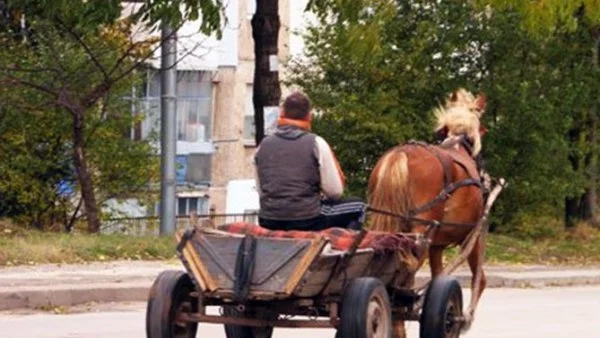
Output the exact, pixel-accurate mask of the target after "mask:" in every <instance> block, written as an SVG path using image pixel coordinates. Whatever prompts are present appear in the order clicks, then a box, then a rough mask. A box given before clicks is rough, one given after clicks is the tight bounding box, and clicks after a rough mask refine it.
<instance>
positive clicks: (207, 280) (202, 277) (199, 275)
mask: <svg viewBox="0 0 600 338" xmlns="http://www.w3.org/2000/svg"><path fill="white" fill-rule="evenodd" d="M181 237H182V233H181V232H177V233H176V234H175V238H177V241H181ZM192 240H194V239H193V238H190V241H192ZM183 254H184V257H185V259H186V260H187V261H188V262H189V264H190V268H192V266H194V267H195V271H192V272H193V273H194V276H195V277H196V279H197V280H198V281H199V283H201V284H202V283H203V284H204V287H203V288H204V290H203V291H206V290H209V291H214V290H216V289H217V285H216V283H215V281H214V280H213V279H212V278H211V276H210V274H209V273H208V270H207V269H206V266H204V264H203V263H202V261H201V260H200V258H199V257H197V255H196V252H195V251H194V249H193V248H192V246H191V243H190V242H188V243H186V244H185V247H184V248H183ZM192 269H193V268H192ZM200 281H201V282H200Z"/></svg>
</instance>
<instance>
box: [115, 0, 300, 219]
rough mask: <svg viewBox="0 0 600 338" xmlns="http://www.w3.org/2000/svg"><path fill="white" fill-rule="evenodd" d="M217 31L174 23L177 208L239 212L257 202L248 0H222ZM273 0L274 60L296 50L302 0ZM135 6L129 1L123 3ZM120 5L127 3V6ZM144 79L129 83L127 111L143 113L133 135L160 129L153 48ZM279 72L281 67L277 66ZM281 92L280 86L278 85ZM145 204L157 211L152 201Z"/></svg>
mask: <svg viewBox="0 0 600 338" xmlns="http://www.w3.org/2000/svg"><path fill="white" fill-rule="evenodd" d="M225 2H226V3H225V13H226V17H227V23H226V25H225V27H224V30H223V38H222V39H221V40H216V39H215V38H214V37H206V36H204V35H202V34H200V33H197V28H198V24H197V23H195V22H189V23H186V24H185V25H184V26H182V27H181V28H180V29H179V31H178V48H177V50H178V64H177V68H178V71H177V104H176V106H177V213H178V215H179V216H185V215H189V214H191V213H199V214H204V213H208V212H214V213H217V214H223V213H244V212H251V211H255V210H257V209H258V197H257V194H256V191H255V188H254V166H253V156H254V153H255V150H256V147H255V142H254V122H253V114H254V112H253V105H252V82H253V76H254V41H253V39H252V27H251V25H250V20H251V18H252V15H253V14H254V10H255V1H254V0H226V1H225ZM291 2H292V0H280V2H279V11H280V12H279V15H280V20H281V29H280V32H279V55H278V59H279V64H280V65H285V63H286V62H287V61H288V60H289V58H290V56H291V55H292V53H296V54H297V53H299V52H301V49H302V46H301V43H302V40H301V39H300V38H299V37H297V36H295V33H294V32H296V31H297V30H299V29H300V28H301V27H302V22H303V20H302V18H303V14H302V12H303V9H304V7H305V5H306V0H300V1H293V2H294V3H293V4H291ZM130 6H134V5H130ZM126 8H127V7H126ZM150 64H151V67H150V68H149V69H148V71H147V74H146V81H145V83H144V85H143V86H142V87H141V88H136V89H135V90H134V96H135V97H136V98H137V99H136V100H135V104H133V105H132V110H133V113H135V114H144V115H143V116H144V118H143V121H142V122H141V123H139V124H138V125H136V126H135V127H133V128H132V131H131V134H132V137H133V138H137V139H141V138H147V137H152V136H155V137H156V136H157V135H158V133H159V132H160V77H159V76H160V74H159V70H158V69H159V66H160V49H157V50H156V52H155V55H154V58H153V60H152V61H151V62H150ZM279 76H280V79H281V78H282V77H284V76H285V70H284V69H282V68H280V75H279ZM282 89H283V93H284V95H285V93H286V92H287V91H286V89H285V88H282ZM154 209H155V210H153V211H152V210H149V211H148V213H149V214H152V213H154V214H156V212H157V210H158V208H154Z"/></svg>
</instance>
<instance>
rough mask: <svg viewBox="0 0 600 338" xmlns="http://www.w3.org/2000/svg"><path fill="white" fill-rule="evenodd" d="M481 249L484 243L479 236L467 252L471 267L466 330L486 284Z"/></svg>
mask: <svg viewBox="0 0 600 338" xmlns="http://www.w3.org/2000/svg"><path fill="white" fill-rule="evenodd" d="M483 249H484V243H483V239H482V238H481V236H480V237H479V238H478V239H477V242H476V243H475V246H474V247H473V251H471V252H470V253H469V256H468V257H467V260H468V262H469V268H470V269H471V274H472V277H471V302H470V304H469V308H468V309H467V312H466V314H465V315H466V319H467V320H466V323H465V327H464V329H465V330H468V329H469V327H470V326H471V323H472V322H473V317H474V316H475V310H476V309H477V304H478V303H479V299H480V298H481V294H482V293H483V290H484V289H485V286H486V284H487V280H486V277H485V272H484V271H483V258H484V257H483ZM478 274H479V283H477V279H478V278H477V275H478Z"/></svg>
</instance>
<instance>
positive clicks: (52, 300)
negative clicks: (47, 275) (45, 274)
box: [0, 284, 150, 311]
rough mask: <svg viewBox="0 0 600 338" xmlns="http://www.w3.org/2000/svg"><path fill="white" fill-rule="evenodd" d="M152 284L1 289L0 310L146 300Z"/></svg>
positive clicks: (45, 308)
mask: <svg viewBox="0 0 600 338" xmlns="http://www.w3.org/2000/svg"><path fill="white" fill-rule="evenodd" d="M149 290H150V285H140V284H131V285H119V284H116V285H97V286H94V285H88V286H86V287H79V288H66V287H65V288H52V289H48V288H46V289H39V288H36V289H26V290H16V291H10V290H0V311H6V310H14V309H44V310H47V309H52V308H55V307H61V306H73V305H80V304H85V303H90V302H97V303H105V302H131V301H146V300H147V299H148V291H149Z"/></svg>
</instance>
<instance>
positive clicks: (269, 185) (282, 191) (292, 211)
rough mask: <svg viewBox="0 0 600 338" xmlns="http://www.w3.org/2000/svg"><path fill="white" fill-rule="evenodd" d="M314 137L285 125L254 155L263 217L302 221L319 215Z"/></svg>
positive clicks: (317, 165) (318, 181)
mask: <svg viewBox="0 0 600 338" xmlns="http://www.w3.org/2000/svg"><path fill="white" fill-rule="evenodd" d="M315 138H316V136H315V135H314V134H312V133H309V132H307V131H305V130H302V129H300V128H298V127H295V126H289V125H284V126H280V127H278V128H277V131H276V133H275V134H274V135H271V136H269V137H267V138H265V139H264V140H263V141H262V142H261V145H260V147H259V149H258V151H257V153H256V157H255V161H256V167H257V174H258V180H259V182H260V191H259V193H260V205H261V209H260V217H263V218H267V219H278V220H300V219H308V218H313V217H317V216H318V215H319V213H320V183H321V182H320V174H319V163H318V159H317V157H316V155H315Z"/></svg>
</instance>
